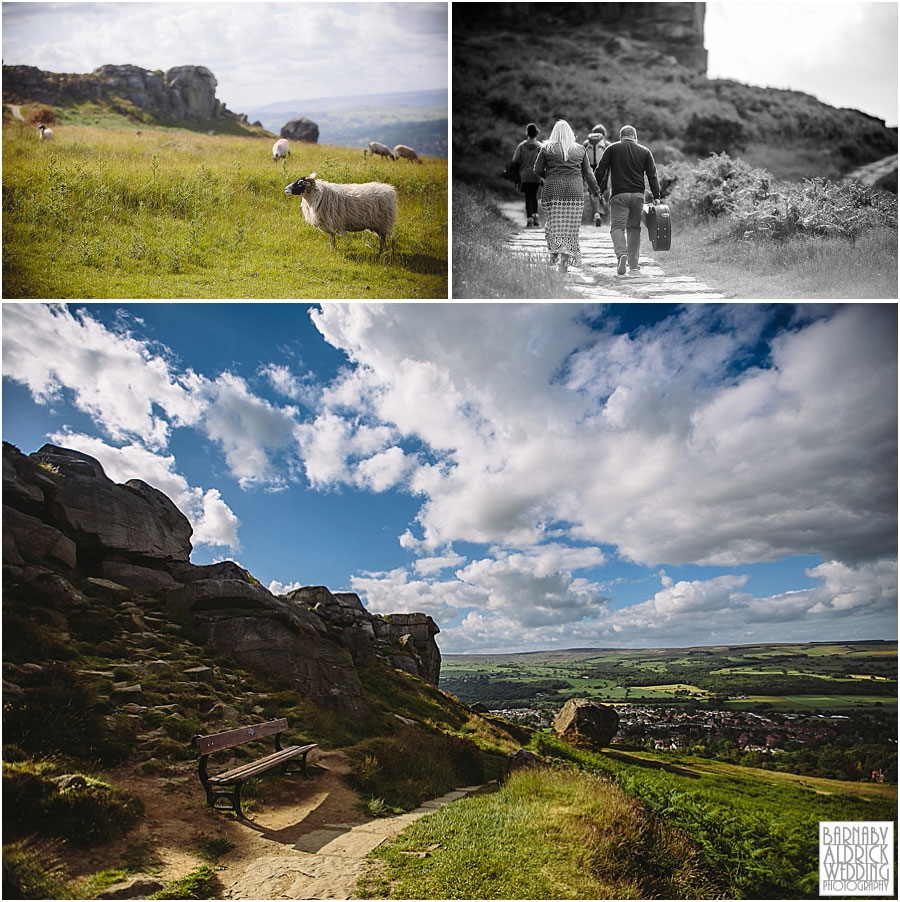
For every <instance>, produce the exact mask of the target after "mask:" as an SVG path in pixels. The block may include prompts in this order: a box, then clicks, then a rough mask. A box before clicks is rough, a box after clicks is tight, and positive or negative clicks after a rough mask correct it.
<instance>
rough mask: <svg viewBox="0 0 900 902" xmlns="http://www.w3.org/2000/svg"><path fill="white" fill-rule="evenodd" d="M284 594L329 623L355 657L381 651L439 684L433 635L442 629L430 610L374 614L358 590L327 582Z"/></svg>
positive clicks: (393, 661) (438, 661) (400, 665)
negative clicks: (331, 589)
mask: <svg viewBox="0 0 900 902" xmlns="http://www.w3.org/2000/svg"><path fill="white" fill-rule="evenodd" d="M284 598H285V599H286V600H287V601H290V602H292V603H294V604H295V605H299V606H301V607H303V608H305V609H306V610H308V611H310V612H311V613H313V614H315V615H316V616H317V617H318V618H320V619H321V620H322V621H323V622H324V623H326V624H328V625H330V626H331V627H332V629H333V630H335V631H336V632H337V633H338V634H339V635H340V637H341V640H342V642H343V643H344V644H345V645H346V646H347V647H348V648H349V649H350V650H351V651H352V652H353V654H354V656H355V657H357V658H360V659H365V658H366V657H369V656H370V655H372V654H375V653H378V654H381V655H382V656H383V657H385V658H387V659H388V660H389V661H390V663H391V664H392V665H393V666H394V667H397V668H399V669H400V670H405V671H406V672H407V673H411V674H412V675H413V676H417V677H421V678H422V679H423V680H425V681H426V682H429V683H433V684H434V685H437V682H438V679H439V677H440V673H441V653H440V650H439V649H438V647H437V644H436V643H435V641H434V637H435V636H436V635H437V633H439V632H440V629H439V628H438V625H437V624H436V623H435V622H434V621H433V620H432V619H431V617H429V616H428V615H427V614H386V615H381V614H371V613H369V611H367V610H366V609H365V608H364V607H363V603H362V601H360V598H359V596H358V595H356V594H355V593H353V592H337V593H331V592H329V591H328V589H326V588H325V587H324V586H306V587H304V588H302V589H295V590H294V591H293V592H290V593H288V594H287V595H286V596H284Z"/></svg>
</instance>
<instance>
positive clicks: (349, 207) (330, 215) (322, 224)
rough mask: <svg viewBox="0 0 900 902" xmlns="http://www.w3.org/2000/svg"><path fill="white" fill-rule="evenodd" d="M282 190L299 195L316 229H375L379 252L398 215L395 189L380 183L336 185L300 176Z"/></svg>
mask: <svg viewBox="0 0 900 902" xmlns="http://www.w3.org/2000/svg"><path fill="white" fill-rule="evenodd" d="M284 193H285V194H287V195H288V196H290V195H292V194H293V195H300V196H301V198H302V202H301V208H302V210H303V218H304V219H305V220H306V221H307V222H308V223H309V224H310V225H311V226H314V227H315V228H317V229H319V230H320V231H322V232H327V233H328V235H330V236H331V246H332V247H334V236H335V235H342V234H344V232H364V231H366V230H368V231H370V232H374V233H375V234H376V235H378V236H379V237H380V238H381V243H380V244H379V245H378V253H379V254H380V253H381V252H382V250H384V243H385V240H386V239H387V237H388V236H389V235H390V233H391V229H393V227H394V220H395V219H396V218H397V191H396V189H395V188H394V186H393V185H385V184H384V183H383V182H365V183H364V184H362V185H339V184H335V183H333V182H325V181H322V180H321V179H316V174H315V173H314V172H313V173H312V174H310V175H308V176H306V177H305V178H299V179H297V181H296V182H291V184H290V185H287V186H286V187H285V189H284Z"/></svg>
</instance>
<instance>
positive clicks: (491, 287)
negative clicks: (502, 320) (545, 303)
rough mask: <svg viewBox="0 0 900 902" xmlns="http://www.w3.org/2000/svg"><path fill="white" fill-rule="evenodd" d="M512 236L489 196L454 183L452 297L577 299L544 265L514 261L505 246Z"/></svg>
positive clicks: (464, 185)
mask: <svg viewBox="0 0 900 902" xmlns="http://www.w3.org/2000/svg"><path fill="white" fill-rule="evenodd" d="M523 210H524V207H523ZM523 215H524V214H523ZM510 231H511V226H510V224H509V222H508V221H507V220H506V219H505V218H504V217H503V216H502V215H501V214H500V213H499V211H498V210H497V208H496V206H495V204H494V202H493V201H492V200H491V199H490V195H488V194H486V193H485V192H483V191H479V190H477V189H474V188H472V187H470V186H469V185H466V184H463V183H460V182H456V181H454V185H453V297H454V298H535V299H547V298H577V297H579V295H576V294H574V293H573V292H571V291H569V289H567V288H566V286H565V285H564V284H563V281H562V278H561V276H559V275H558V274H557V273H556V272H555V271H554V270H551V269H550V268H549V267H548V266H546V265H545V264H544V263H542V262H541V263H533V264H532V263H527V262H523V261H520V260H516V259H512V258H510V255H509V253H508V252H507V251H506V250H505V249H504V247H503V239H504V237H505V235H506V234H507V233H508V232H510Z"/></svg>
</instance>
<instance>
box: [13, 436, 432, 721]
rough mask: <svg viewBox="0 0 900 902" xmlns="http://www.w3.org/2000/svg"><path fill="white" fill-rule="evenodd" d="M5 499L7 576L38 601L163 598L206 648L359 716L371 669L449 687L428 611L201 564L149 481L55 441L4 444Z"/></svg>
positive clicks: (186, 532)
mask: <svg viewBox="0 0 900 902" xmlns="http://www.w3.org/2000/svg"><path fill="white" fill-rule="evenodd" d="M3 502H4V508H3V565H4V578H5V579H8V580H9V584H10V585H11V586H17V587H20V588H21V587H22V586H23V585H27V586H28V587H29V588H28V591H29V592H30V593H31V597H33V598H35V600H36V601H38V600H40V599H41V598H44V597H50V596H52V597H53V598H55V600H56V607H57V608H58V607H60V606H62V609H63V610H69V611H71V610H74V609H77V608H78V607H79V606H81V605H82V604H83V596H82V595H81V594H80V592H79V589H78V588H76V587H79V586H80V587H81V591H83V592H86V593H88V594H92V595H93V594H96V593H98V592H101V593H103V594H104V595H105V596H106V597H111V598H119V597H120V598H121V603H122V604H123V605H126V604H131V603H132V602H131V599H132V598H133V597H134V596H135V595H137V596H142V595H143V596H153V597H155V598H158V599H161V600H162V601H163V602H164V604H165V609H166V610H167V611H168V614H169V616H170V618H171V620H172V621H174V622H175V623H177V624H180V625H182V626H184V627H187V628H188V629H190V630H191V632H192V634H193V635H195V636H197V637H198V638H199V639H200V640H201V641H202V642H204V643H206V644H207V645H209V646H212V647H214V648H217V649H220V650H222V651H225V652H227V653H228V654H230V655H231V656H232V657H233V658H234V659H235V660H236V661H238V663H240V664H242V665H243V666H246V667H248V668H252V669H256V670H260V671H263V672H266V673H269V674H273V675H275V676H278V677H280V678H282V679H284V680H287V681H289V682H290V683H291V684H292V685H293V686H294V687H295V688H296V689H297V691H298V692H299V693H300V694H301V695H303V696H304V697H305V698H309V699H311V700H313V701H315V702H318V703H320V704H322V705H325V706H327V707H330V708H334V709H337V710H340V711H342V712H344V713H347V714H364V713H366V712H367V710H368V706H367V704H366V702H365V700H364V697H363V689H362V684H361V682H360V676H359V671H358V667H359V665H361V664H364V663H365V662H366V661H371V660H373V659H378V658H380V659H382V660H383V661H386V662H388V663H389V664H391V665H393V666H394V667H397V668H399V669H401V670H404V671H406V672H408V673H411V674H413V675H414V676H417V677H420V678H421V679H423V680H425V681H427V682H430V683H433V684H435V685H436V684H437V682H438V678H439V676H440V666H441V656H440V651H439V650H438V647H437V645H436V644H435V641H434V636H435V635H436V634H437V633H438V632H439V630H438V627H437V624H435V622H434V621H433V620H432V619H431V618H430V617H428V616H427V615H425V614H388V615H385V616H382V615H377V614H371V613H369V612H368V611H367V610H366V609H365V607H364V606H363V604H362V602H361V601H360V599H359V596H357V595H355V594H353V593H332V592H330V591H329V590H328V589H326V588H325V587H324V586H309V587H306V588H303V589H298V590H296V591H294V592H291V593H290V594H288V595H286V596H275V595H273V594H272V593H271V592H269V590H268V589H266V588H264V587H263V586H262V585H260V583H259V581H258V580H256V579H254V578H253V576H251V574H250V573H248V572H247V571H246V570H244V569H243V568H242V567H239V566H238V565H237V564H235V563H234V562H233V561H223V562H221V563H218V564H210V565H208V566H198V565H196V564H192V563H190V560H189V558H190V553H191V532H192V530H191V526H190V524H189V523H188V521H187V519H186V518H185V517H184V515H183V514H181V512H180V511H179V510H178V509H177V508H176V507H175V505H174V504H173V503H172V502H171V501H170V500H169V499H168V498H167V497H166V496H165V495H163V494H162V492H159V491H158V490H156V489H154V488H153V487H152V486H149V485H147V484H146V483H145V482H142V481H140V480H129V481H128V482H126V483H124V484H116V483H114V482H113V481H112V480H111V479H109V478H108V477H107V476H106V474H105V473H104V472H103V468H102V467H101V466H100V464H99V462H98V461H96V460H95V459H94V458H92V457H89V456H88V455H86V454H82V453H80V452H78V451H72V450H68V449H65V448H59V447H57V446H55V445H44V447H43V448H41V449H40V451H38V452H36V453H35V454H32V455H30V456H27V457H26V456H25V455H23V454H21V453H20V452H19V451H18V450H17V449H16V448H14V447H13V446H12V445H8V444H6V443H4V446H3ZM138 601H139V598H138ZM137 628H141V623H140V618H139V617H138V621H137Z"/></svg>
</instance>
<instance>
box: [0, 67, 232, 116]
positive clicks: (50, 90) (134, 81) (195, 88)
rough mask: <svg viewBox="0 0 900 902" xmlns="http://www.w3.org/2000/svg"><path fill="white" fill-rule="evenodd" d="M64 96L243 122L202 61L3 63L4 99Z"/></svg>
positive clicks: (47, 99)
mask: <svg viewBox="0 0 900 902" xmlns="http://www.w3.org/2000/svg"><path fill="white" fill-rule="evenodd" d="M63 99H74V100H96V101H105V102H108V103H111V104H113V105H115V104H116V103H117V102H121V101H125V102H126V103H127V104H133V105H134V106H136V107H138V108H139V109H142V110H147V111H149V112H152V113H163V114H165V115H168V116H173V117H174V118H176V119H219V120H225V119H228V120H235V121H242V122H246V116H241V115H238V114H235V113H232V112H231V111H230V110H229V109H228V108H227V107H226V106H225V104H224V103H222V101H221V100H217V99H216V77H215V76H214V75H213V74H212V72H210V71H209V69H207V68H206V67H205V66H174V67H173V68H171V69H169V70H167V71H166V72H163V71H162V70H160V69H156V70H150V69H141V68H140V67H139V66H130V65H124V66H114V65H105V66H100V67H99V68H98V69H95V70H94V71H93V72H91V73H89V74H86V75H77V74H72V73H60V72H44V71H42V70H41V69H37V68H35V67H34V66H4V67H3V100H4V101H6V102H8V103H15V102H20V101H27V100H37V101H40V102H42V103H48V104H55V103H59V102H60V101H61V100H63Z"/></svg>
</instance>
